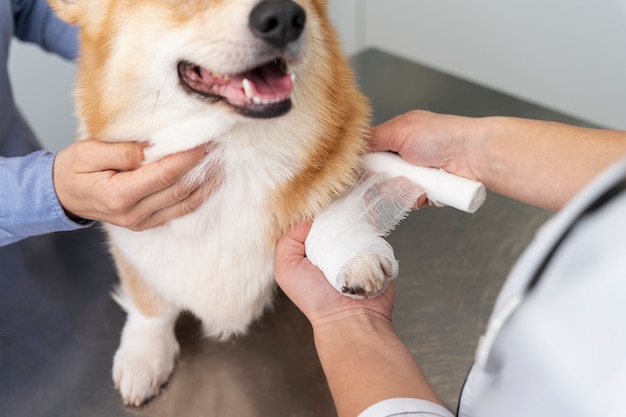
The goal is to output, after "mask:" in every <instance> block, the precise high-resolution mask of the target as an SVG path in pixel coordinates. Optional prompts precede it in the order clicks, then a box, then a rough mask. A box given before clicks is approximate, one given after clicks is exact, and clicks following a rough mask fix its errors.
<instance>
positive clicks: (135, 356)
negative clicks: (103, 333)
mask: <svg viewBox="0 0 626 417" xmlns="http://www.w3.org/2000/svg"><path fill="white" fill-rule="evenodd" d="M112 252H113V255H114V258H115V261H116V264H117V266H118V270H119V274H120V280H121V284H122V285H121V288H119V289H118V291H117V292H116V294H115V299H116V300H117V302H118V303H119V304H120V305H121V306H122V307H123V308H124V310H126V312H127V314H128V317H127V319H126V324H125V325H124V329H123V330H122V339H121V342H120V347H119V348H118V350H117V352H116V353H115V357H114V359H113V381H114V383H115V387H116V388H117V389H118V390H119V391H120V394H121V395H122V399H123V400H124V404H126V405H134V406H139V405H141V404H143V403H144V402H146V401H147V400H149V399H151V398H152V397H154V396H155V395H157V394H158V393H159V391H160V390H161V387H162V386H163V384H165V383H166V382H167V380H168V379H169V377H170V375H171V374H172V371H173V370H174V363H175V360H176V357H177V356H178V353H179V345H178V341H177V340H176V336H175V334H174V325H175V323H176V320H177V318H178V315H179V310H178V309H177V308H175V307H174V306H172V305H170V304H169V303H167V302H166V301H165V300H163V299H162V298H161V297H160V296H159V295H158V294H157V293H156V292H155V291H154V290H153V289H152V288H151V287H150V286H149V285H148V284H147V283H146V282H145V281H144V280H143V279H142V278H141V277H140V276H139V275H138V274H137V273H136V271H135V270H134V268H132V266H131V265H130V264H129V263H128V262H126V261H125V259H124V257H123V255H121V254H120V253H119V251H116V250H115V248H113V250H112Z"/></svg>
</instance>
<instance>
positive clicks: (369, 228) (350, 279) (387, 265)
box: [305, 174, 424, 298]
mask: <svg viewBox="0 0 626 417" xmlns="http://www.w3.org/2000/svg"><path fill="white" fill-rule="evenodd" d="M423 193H424V192H423V190H422V189H421V188H419V187H417V186H415V185H414V184H412V183H411V182H410V181H409V180H407V179H405V178H394V179H386V177H385V176H384V175H383V174H376V175H370V176H368V177H367V178H365V179H363V180H362V181H361V182H360V184H359V185H358V186H356V187H355V188H354V189H353V190H352V191H351V192H350V193H349V194H348V195H346V196H345V197H343V198H342V199H340V200H338V201H336V202H335V203H333V204H332V205H331V206H330V207H329V208H327V209H326V210H325V211H323V212H322V213H320V214H319V215H318V216H317V217H316V218H315V219H314V221H313V225H312V227H311V231H310V232H309V236H308V237H307V240H306V242H305V246H306V252H307V257H308V258H309V259H310V260H311V262H312V263H313V264H314V265H317V266H318V267H319V268H320V269H321V270H322V272H324V275H325V276H326V278H327V279H328V281H329V282H330V283H331V284H332V285H333V286H334V287H335V288H336V289H337V290H338V291H340V292H342V293H343V294H345V295H348V296H352V297H355V298H368V297H375V296H377V295H379V294H381V293H382V292H383V291H384V290H385V289H386V288H387V286H388V285H389V283H390V282H391V280H393V279H394V278H395V277H396V276H397V274H398V263H397V262H396V259H395V256H394V253H393V248H392V247H391V245H389V243H387V241H386V240H385V239H384V236H385V235H386V234H387V233H388V232H389V231H391V230H392V229H393V228H394V227H395V226H396V225H397V224H398V223H399V222H400V221H401V220H402V219H403V218H404V217H405V216H406V214H407V213H408V212H409V211H410V210H411V207H412V206H413V204H414V203H415V201H416V200H417V199H418V198H419V197H420V196H421V195H422V194H423Z"/></svg>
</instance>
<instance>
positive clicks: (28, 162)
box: [0, 0, 90, 246]
mask: <svg viewBox="0 0 626 417" xmlns="http://www.w3.org/2000/svg"><path fill="white" fill-rule="evenodd" d="M14 36H15V37H17V38H18V39H20V40H22V41H25V42H33V43H36V44H38V45H39V46H41V47H42V48H43V49H44V50H46V51H50V52H54V53H57V54H58V55H60V56H62V57H64V58H67V59H74V58H75V57H76V55H77V53H78V32H77V29H76V28H75V27H72V26H69V25H67V24H65V23H64V22H62V21H61V20H60V19H58V18H57V17H56V15H55V14H54V12H53V11H52V10H51V9H50V7H49V6H48V2H47V1H46V0H9V1H0V59H1V60H2V61H3V64H0V246H2V245H6V244H9V243H12V242H15V241H18V240H20V239H23V238H25V237H28V236H34V235H38V234H44V233H49V232H54V231H62V230H74V229H78V228H82V227H86V226H87V225H89V224H90V222H88V223H77V222H74V221H72V220H70V219H69V218H68V217H67V216H66V215H65V212H64V210H63V207H61V204H60V203H59V200H58V198H57V196H56V192H55V190H54V183H53V181H52V167H53V162H54V155H53V154H51V153H49V152H46V151H38V149H39V148H40V147H39V143H38V141H37V139H36V138H35V135H34V134H33V132H32V130H31V129H30V127H29V126H28V124H27V123H26V121H25V120H24V118H23V117H22V115H21V114H20V112H19V110H18V109H17V107H16V106H15V102H14V100H13V94H12V91H11V83H10V80H9V74H8V65H7V61H8V58H9V47H10V45H11V39H12V38H13V37H14ZM24 155H25V156H24Z"/></svg>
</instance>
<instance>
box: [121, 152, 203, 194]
mask: <svg viewBox="0 0 626 417" xmlns="http://www.w3.org/2000/svg"><path fill="white" fill-rule="evenodd" d="M205 154H206V153H205V148H204V147H197V148H194V149H192V150H189V151H185V152H181V153H177V154H173V155H168V156H166V157H165V158H163V159H161V160H158V161H155V162H151V163H149V164H146V165H143V166H141V167H139V168H137V169H135V170H133V171H127V172H120V173H117V175H115V176H114V177H113V178H112V181H114V182H115V188H117V189H119V190H120V195H119V196H118V198H120V199H122V202H120V204H122V205H126V206H130V205H133V204H136V203H137V202H138V201H139V200H142V199H144V198H146V197H147V196H150V195H153V194H155V193H158V192H159V191H162V190H165V189H167V188H169V187H171V186H172V185H174V184H175V183H177V182H178V181H179V180H180V179H181V178H182V176H183V175H185V174H186V173H187V172H189V171H190V170H191V169H192V168H193V167H194V166H196V165H197V164H198V162H199V161H200V160H201V158H202V157H203V156H204V155H205ZM195 187H196V186H195V185H194V184H191V183H189V184H182V185H181V186H180V187H178V188H176V192H177V193H178V195H175V196H174V197H175V198H174V200H181V199H184V198H185V197H186V196H188V195H189V194H191V192H192V191H193V190H194V189H195ZM124 203H125V204H124Z"/></svg>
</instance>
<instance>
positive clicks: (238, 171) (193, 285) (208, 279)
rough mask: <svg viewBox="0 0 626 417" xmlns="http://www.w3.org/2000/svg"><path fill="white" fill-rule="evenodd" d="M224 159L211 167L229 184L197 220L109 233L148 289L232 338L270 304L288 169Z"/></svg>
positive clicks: (227, 155)
mask: <svg viewBox="0 0 626 417" xmlns="http://www.w3.org/2000/svg"><path fill="white" fill-rule="evenodd" d="M259 139H260V138H259ZM210 157H211V155H209V158H210ZM221 157H222V159H221V162H211V161H209V162H207V163H208V164H217V163H219V164H220V165H221V166H222V169H223V176H224V178H223V183H222V184H221V186H220V187H219V188H218V189H217V190H215V192H214V194H213V195H212V196H211V198H210V199H208V200H207V201H205V202H204V203H203V205H202V206H201V207H200V208H198V209H197V210H196V211H195V212H194V213H191V214H189V215H187V216H185V217H183V218H180V219H177V220H174V221H172V222H171V223H170V224H169V225H167V226H164V227H160V228H156V229H152V230H147V231H144V232H131V231H128V230H126V229H123V228H118V227H113V226H109V230H110V232H111V237H112V238H113V240H114V241H115V244H116V245H117V246H118V247H119V249H120V250H121V251H122V252H123V253H124V254H125V256H126V257H127V259H132V262H133V266H134V267H135V268H136V270H137V272H138V273H139V274H140V275H141V276H142V277H143V279H144V280H145V281H146V282H148V283H149V284H150V285H152V286H153V287H154V288H155V289H156V290H157V291H158V292H159V293H160V294H161V295H162V296H163V297H164V298H166V299H167V301H168V302H170V303H172V304H173V305H176V306H177V307H179V308H180V309H183V310H185V309H186V310H190V311H192V312H193V313H194V314H196V315H197V316H198V317H200V318H201V319H202V321H203V324H204V326H205V331H206V332H207V333H208V334H210V335H212V336H217V337H226V336H228V335H231V334H235V333H241V332H244V331H245V329H246V326H247V325H248V324H249V323H250V322H251V321H252V320H253V319H255V318H257V317H258V316H259V315H260V314H261V313H262V311H263V309H264V308H265V306H266V305H267V304H268V303H269V301H270V300H271V298H272V297H271V296H270V295H271V292H272V288H273V278H272V272H273V256H274V245H275V242H273V241H271V236H272V233H270V229H271V228H272V225H271V224H270V222H271V221H272V218H273V216H272V215H271V196H272V191H273V190H274V189H275V188H276V187H277V184H278V183H279V182H280V179H281V178H283V177H285V176H288V175H289V168H288V167H287V166H284V165H283V166H282V167H281V166H279V167H277V164H276V161H274V160H273V158H274V157H275V156H273V155H271V154H268V155H266V157H265V158H263V157H259V155H258V153H256V152H255V155H254V157H252V150H251V151H250V153H248V152H245V151H242V150H241V149H237V150H236V151H232V152H231V151H229V149H228V148H226V149H225V150H224V152H223V153H222V154H221ZM198 170H200V171H201V170H202V168H198ZM192 174H193V173H192Z"/></svg>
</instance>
